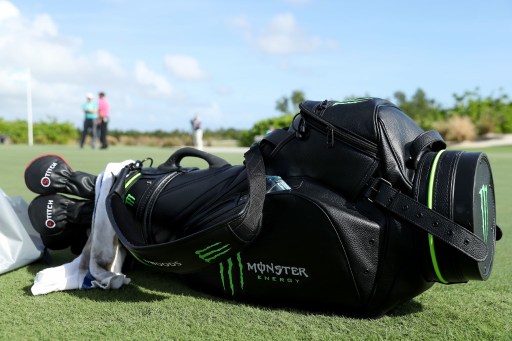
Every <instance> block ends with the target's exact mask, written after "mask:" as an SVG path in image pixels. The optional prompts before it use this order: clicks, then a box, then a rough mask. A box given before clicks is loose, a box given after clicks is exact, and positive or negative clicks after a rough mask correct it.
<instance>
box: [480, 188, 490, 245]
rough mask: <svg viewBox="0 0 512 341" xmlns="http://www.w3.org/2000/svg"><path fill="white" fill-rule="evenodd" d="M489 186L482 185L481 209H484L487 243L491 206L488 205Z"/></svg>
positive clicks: (484, 229) (483, 216) (483, 223)
mask: <svg viewBox="0 0 512 341" xmlns="http://www.w3.org/2000/svg"><path fill="white" fill-rule="evenodd" d="M487 189H488V186H487V185H482V188H480V191H479V193H480V209H481V210H482V233H483V235H484V242H486V243H487V238H488V236H489V207H488V201H487V197H488V191H487Z"/></svg>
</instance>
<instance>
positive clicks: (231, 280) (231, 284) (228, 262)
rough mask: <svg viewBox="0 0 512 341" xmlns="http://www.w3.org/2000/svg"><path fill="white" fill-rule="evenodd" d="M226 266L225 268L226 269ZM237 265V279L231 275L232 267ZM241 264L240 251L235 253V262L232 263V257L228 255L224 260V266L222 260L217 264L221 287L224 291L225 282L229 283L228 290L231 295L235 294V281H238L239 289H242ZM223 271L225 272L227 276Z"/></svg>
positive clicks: (242, 272) (225, 288)
mask: <svg viewBox="0 0 512 341" xmlns="http://www.w3.org/2000/svg"><path fill="white" fill-rule="evenodd" d="M226 267H227V269H226ZM234 267H238V273H239V278H238V281H237V279H236V278H234V276H233V268H234ZM243 269H244V268H243V265H242V257H241V256H240V252H238V253H237V254H236V263H235V264H233V257H230V258H228V259H227V260H226V266H224V262H222V263H220V264H219V272H220V281H221V282H222V288H223V289H224V291H227V287H226V284H229V290H230V292H231V296H234V295H235V283H237V282H238V283H240V290H244V270H243ZM224 273H226V276H227V278H226V277H225V275H224Z"/></svg>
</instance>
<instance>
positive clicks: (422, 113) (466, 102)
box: [0, 88, 512, 147]
mask: <svg viewBox="0 0 512 341" xmlns="http://www.w3.org/2000/svg"><path fill="white" fill-rule="evenodd" d="M356 97H368V95H365V96H348V97H345V98H343V99H341V100H348V99H353V98H356ZM305 99H306V95H305V93H304V92H303V91H301V90H294V91H292V92H291V94H290V95H289V96H286V95H285V96H282V97H281V98H279V99H278V100H277V101H276V105H275V109H276V111H277V115H274V116H271V115H269V117H268V118H265V119H262V120H260V121H258V122H255V123H254V124H253V126H252V127H251V128H250V129H235V128H221V129H217V130H211V129H206V130H205V132H204V140H205V144H206V145H212V144H214V143H215V141H225V140H231V141H236V143H237V144H238V145H240V146H250V145H251V144H252V143H253V142H254V141H255V140H258V139H259V138H261V137H262V136H264V135H265V134H267V133H268V132H269V131H270V130H272V129H278V128H283V127H287V126H289V125H290V124H291V122H292V120H293V117H294V116H295V114H297V113H298V112H299V107H298V106H299V103H301V102H302V101H304V100H305ZM335 100H340V99H339V98H337V99H335ZM389 100H390V101H391V102H393V103H395V104H396V105H397V106H399V107H400V108H401V109H402V111H403V112H405V113H406V114H407V115H409V116H410V117H411V118H412V119H413V120H414V121H416V123H417V124H418V125H419V126H420V127H422V128H423V129H425V130H429V129H435V130H438V131H439V132H440V133H441V135H442V136H443V137H444V138H445V140H447V141H462V140H471V139H474V138H476V137H478V136H483V135H486V134H492V133H497V134H507V133H512V101H511V99H510V98H509V96H508V95H507V94H505V93H504V91H503V90H500V91H499V93H498V94H497V95H488V96H483V95H481V94H480V91H479V89H478V88H477V89H475V90H473V91H466V92H464V93H462V94H453V104H452V105H450V106H449V107H443V106H442V105H441V104H440V103H438V102H436V100H435V99H433V98H429V97H428V96H427V94H426V93H425V91H423V90H422V89H417V90H416V92H414V93H413V94H412V95H411V96H407V95H406V94H405V93H404V92H402V91H397V92H395V93H394V94H393V98H391V99H389ZM33 131H34V142H35V143H36V144H73V143H76V141H77V140H78V138H79V135H80V129H79V128H76V127H74V126H73V124H72V123H70V122H64V123H60V122H57V120H56V119H50V120H48V121H47V122H36V123H34V129H33ZM0 135H2V136H3V137H7V138H8V140H9V141H10V142H11V143H27V141H28V135H27V122H26V121H23V120H16V121H5V120H3V119H2V118H0ZM109 135H110V136H109V142H111V143H112V144H125V145H135V144H143V145H152V146H162V147H176V146H184V145H192V139H191V136H190V132H188V131H182V130H172V131H165V130H156V131H150V132H141V131H136V130H128V131H122V130H112V131H110V132H109Z"/></svg>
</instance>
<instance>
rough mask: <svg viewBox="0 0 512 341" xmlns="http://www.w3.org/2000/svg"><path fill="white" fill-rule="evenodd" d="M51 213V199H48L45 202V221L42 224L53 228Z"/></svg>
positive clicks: (53, 222)
mask: <svg viewBox="0 0 512 341" xmlns="http://www.w3.org/2000/svg"><path fill="white" fill-rule="evenodd" d="M52 214H53V200H52V199H49V200H48V202H47V203H46V221H45V222H44V225H45V226H46V227H47V228H49V229H53V228H54V227H55V225H56V224H55V221H54V220H53V217H52Z"/></svg>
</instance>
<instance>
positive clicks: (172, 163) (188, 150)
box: [158, 147, 231, 172]
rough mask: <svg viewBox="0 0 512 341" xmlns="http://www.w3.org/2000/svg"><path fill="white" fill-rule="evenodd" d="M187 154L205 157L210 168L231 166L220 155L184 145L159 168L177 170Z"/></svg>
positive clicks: (167, 170)
mask: <svg viewBox="0 0 512 341" xmlns="http://www.w3.org/2000/svg"><path fill="white" fill-rule="evenodd" d="M187 156H190V157H197V158H200V159H203V160H204V161H206V162H207V163H208V165H209V166H210V168H220V167H223V166H231V165H230V164H229V163H228V162H227V161H226V160H224V159H222V158H220V157H218V156H215V155H213V154H209V153H206V152H203V151H202V150H199V149H195V148H192V147H184V148H180V149H178V150H177V151H175V152H174V153H173V154H172V155H171V156H170V157H169V159H168V160H167V161H165V162H164V163H162V164H161V165H160V166H158V170H160V171H165V172H170V171H173V170H176V169H178V168H180V167H181V165H180V163H181V160H183V159H184V158H185V157H187Z"/></svg>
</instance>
